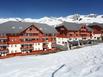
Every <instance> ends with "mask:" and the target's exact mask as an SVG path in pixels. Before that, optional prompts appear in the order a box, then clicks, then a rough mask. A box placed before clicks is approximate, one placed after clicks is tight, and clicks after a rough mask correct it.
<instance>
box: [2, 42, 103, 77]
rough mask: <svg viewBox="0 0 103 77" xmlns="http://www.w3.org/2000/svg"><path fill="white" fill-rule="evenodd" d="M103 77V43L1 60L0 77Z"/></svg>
mask: <svg viewBox="0 0 103 77" xmlns="http://www.w3.org/2000/svg"><path fill="white" fill-rule="evenodd" d="M63 64H65V65H66V66H65V67H63V68H62V69H60V70H59V71H58V72H56V73H55V77H103V44H98V45H95V46H88V47H84V48H80V49H74V50H70V51H63V52H58V53H54V54H47V55H39V56H24V57H23V56H22V57H21V56H20V57H14V58H8V59H1V60H0V77H51V75H52V73H53V72H54V71H55V70H56V69H58V68H59V67H60V66H61V65H63Z"/></svg>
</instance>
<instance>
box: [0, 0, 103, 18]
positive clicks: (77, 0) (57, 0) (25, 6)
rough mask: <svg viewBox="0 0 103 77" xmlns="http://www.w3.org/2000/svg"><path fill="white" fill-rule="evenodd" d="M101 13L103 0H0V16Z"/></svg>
mask: <svg viewBox="0 0 103 77" xmlns="http://www.w3.org/2000/svg"><path fill="white" fill-rule="evenodd" d="M75 13H79V14H89V13H96V14H102V13H103V0H0V18H2V17H3V18H7V17H21V18H28V17H29V18H40V17H44V16H56V17H58V16H67V15H71V14H75Z"/></svg>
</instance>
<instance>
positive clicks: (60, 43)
mask: <svg viewBox="0 0 103 77" xmlns="http://www.w3.org/2000/svg"><path fill="white" fill-rule="evenodd" d="M67 40H68V38H58V37H57V38H56V44H59V45H64V44H63V42H67Z"/></svg>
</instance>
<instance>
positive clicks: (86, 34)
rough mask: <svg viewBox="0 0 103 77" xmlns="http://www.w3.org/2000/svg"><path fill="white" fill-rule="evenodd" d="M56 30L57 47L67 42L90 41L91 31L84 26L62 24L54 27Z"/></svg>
mask: <svg viewBox="0 0 103 77" xmlns="http://www.w3.org/2000/svg"><path fill="white" fill-rule="evenodd" d="M56 30H57V32H58V33H57V37H56V43H57V44H59V45H65V43H67V42H68V41H69V42H74V41H81V40H85V41H86V40H90V39H91V29H90V28H89V27H87V26H86V25H85V24H77V23H68V22H63V23H62V24H60V25H59V26H57V27H56Z"/></svg>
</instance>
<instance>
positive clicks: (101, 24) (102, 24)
mask: <svg viewBox="0 0 103 77" xmlns="http://www.w3.org/2000/svg"><path fill="white" fill-rule="evenodd" d="M94 25H98V26H100V27H101V28H103V23H91V24H89V25H88V26H89V27H92V26H94Z"/></svg>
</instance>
